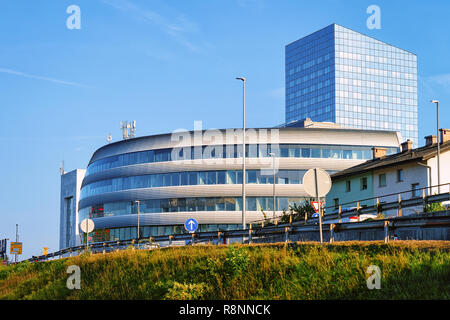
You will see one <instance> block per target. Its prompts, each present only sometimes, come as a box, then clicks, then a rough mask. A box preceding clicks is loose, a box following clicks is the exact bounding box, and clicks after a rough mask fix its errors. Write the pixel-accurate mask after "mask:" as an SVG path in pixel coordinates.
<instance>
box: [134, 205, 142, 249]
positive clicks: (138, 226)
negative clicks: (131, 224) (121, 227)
mask: <svg viewBox="0 0 450 320" xmlns="http://www.w3.org/2000/svg"><path fill="white" fill-rule="evenodd" d="M134 202H135V203H137V206H138V207H137V209H138V211H137V215H138V223H137V238H138V241H139V236H140V234H139V205H140V203H141V202H140V201H139V200H136V201H134Z"/></svg>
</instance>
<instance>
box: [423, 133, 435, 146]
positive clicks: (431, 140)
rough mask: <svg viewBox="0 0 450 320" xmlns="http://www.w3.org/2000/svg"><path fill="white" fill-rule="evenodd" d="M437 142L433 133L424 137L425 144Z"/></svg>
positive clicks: (429, 144)
mask: <svg viewBox="0 0 450 320" xmlns="http://www.w3.org/2000/svg"><path fill="white" fill-rule="evenodd" d="M436 143H437V136H435V135H429V136H426V137H425V146H427V147H428V146H432V145H433V144H436Z"/></svg>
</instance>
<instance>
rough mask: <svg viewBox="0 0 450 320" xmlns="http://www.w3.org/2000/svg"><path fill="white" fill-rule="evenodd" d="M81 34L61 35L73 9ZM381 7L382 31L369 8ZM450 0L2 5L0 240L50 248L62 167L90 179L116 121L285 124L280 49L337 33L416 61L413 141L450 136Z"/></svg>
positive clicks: (31, 251)
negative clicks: (442, 131) (375, 42)
mask: <svg viewBox="0 0 450 320" xmlns="http://www.w3.org/2000/svg"><path fill="white" fill-rule="evenodd" d="M72 4H75V5H78V6H79V7H80V9H81V29H80V30H69V29H67V27H66V19H67V18H68V17H69V14H67V13H66V8H67V7H68V6H69V5H72ZM372 4H376V5H378V6H379V7H380V9H381V29H380V30H376V29H374V30H369V29H368V28H367V27H366V20H367V18H368V16H369V15H368V14H367V13H366V8H367V7H368V6H369V5H372ZM449 12H450V2H448V1H426V2H425V1H362V0H359V1H351V0H350V1H349V0H345V1H344V0H341V1H338V0H319V1H301V0H296V1H264V0H227V1H219V0H190V1H182V0H178V1H174V0H166V1H153V0H147V1H144V0H70V1H65V0H58V1H56V0H36V1H27V0H14V1H13V0H2V1H1V2H0V117H1V126H0V147H1V150H2V156H1V158H0V167H1V168H2V170H1V173H0V174H1V180H2V183H1V184H0V238H5V237H7V238H10V239H15V224H16V223H18V224H19V225H20V230H19V233H20V239H21V241H23V242H24V254H23V256H22V257H21V259H23V258H28V257H30V256H31V255H39V254H41V252H42V247H43V246H47V247H50V251H55V250H57V249H58V243H59V242H58V237H59V188H60V175H59V166H60V162H61V160H64V161H65V166H66V170H67V171H69V170H72V169H75V168H85V167H86V165H87V162H88V161H89V158H90V156H91V154H92V153H93V151H95V150H96V149H97V148H98V147H100V146H102V145H103V144H105V143H106V137H107V135H108V133H111V134H112V137H113V140H114V141H115V140H118V139H120V134H121V133H120V130H119V124H120V121H121V120H136V121H137V131H136V134H137V135H138V136H141V135H149V134H155V133H164V132H171V131H173V130H174V129H178V128H185V129H192V128H193V122H194V120H202V121H203V127H204V128H223V127H240V126H241V125H242V114H241V99H242V96H241V94H242V91H241V83H240V82H239V81H236V80H235V77H236V76H244V77H246V78H247V86H246V89H247V90H246V102H247V104H246V106H247V126H248V127H264V126H267V127H270V126H273V125H277V124H279V123H282V122H283V121H284V46H285V45H286V44H288V43H290V42H292V41H294V40H296V39H298V38H301V37H303V36H305V35H308V34H310V33H311V32H314V31H316V30H318V29H321V28H323V27H325V26H327V25H329V24H331V23H333V22H336V23H339V24H341V25H343V26H346V27H348V28H351V29H354V30H356V31H359V32H361V33H364V34H367V35H369V36H372V37H375V38H377V39H379V40H382V41H385V42H388V43H390V44H393V45H396V46H398V47H400V48H402V49H405V50H408V51H411V52H414V53H416V54H417V55H418V68H419V70H418V79H419V81H418V86H419V91H418V92H419V93H418V96H419V139H420V140H419V143H420V144H423V136H425V135H428V134H432V133H435V130H436V128H435V107H434V105H431V104H430V103H429V100H430V99H432V98H433V99H438V100H440V124H441V127H446V128H449V127H450V111H449V110H450V107H449V104H450V59H448V55H449V54H448V53H449V49H450V41H449V40H450V39H449V34H448V30H450V22H449V19H448V14H449Z"/></svg>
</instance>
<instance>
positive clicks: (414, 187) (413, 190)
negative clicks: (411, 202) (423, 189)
mask: <svg viewBox="0 0 450 320" xmlns="http://www.w3.org/2000/svg"><path fill="white" fill-rule="evenodd" d="M418 188H419V184H418V183H413V184H412V185H411V198H415V197H418V196H419V194H418V192H417V191H418V190H417V189H418Z"/></svg>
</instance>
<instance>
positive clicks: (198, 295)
mask: <svg viewBox="0 0 450 320" xmlns="http://www.w3.org/2000/svg"><path fill="white" fill-rule="evenodd" d="M211 291H212V288H211V286H209V285H207V284H206V283H203V282H202V283H191V284H186V283H179V282H174V283H173V287H172V288H170V289H169V291H168V292H167V293H166V295H165V296H164V299H165V300H200V299H207V298H208V295H209V294H210V293H211Z"/></svg>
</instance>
